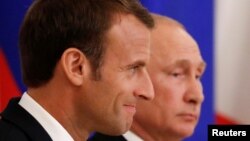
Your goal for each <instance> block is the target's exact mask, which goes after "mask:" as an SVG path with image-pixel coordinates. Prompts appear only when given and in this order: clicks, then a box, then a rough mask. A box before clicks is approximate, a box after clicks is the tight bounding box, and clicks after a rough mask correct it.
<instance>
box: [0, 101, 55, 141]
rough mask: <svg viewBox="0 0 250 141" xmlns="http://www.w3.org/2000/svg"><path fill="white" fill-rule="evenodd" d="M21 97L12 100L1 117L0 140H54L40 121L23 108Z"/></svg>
mask: <svg viewBox="0 0 250 141" xmlns="http://www.w3.org/2000/svg"><path fill="white" fill-rule="evenodd" d="M19 101H20V98H13V99H11V100H10V102H9V104H8V106H7V108H6V109H5V110H4V111H3V112H2V113H1V117H0V141H52V139H51V138H50V136H49V135H48V133H47V132H46V131H45V130H44V128H43V127H42V126H41V125H40V124H39V123H38V121H37V120H36V119H35V118H34V117H33V116H32V115H30V114H29V113H28V112H27V111H26V110H25V109H23V108H22V107H21V106H20V105H19V104H18V102H19Z"/></svg>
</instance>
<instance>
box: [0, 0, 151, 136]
mask: <svg viewBox="0 0 250 141" xmlns="http://www.w3.org/2000/svg"><path fill="white" fill-rule="evenodd" d="M153 26H154V21H153V19H152V17H151V15H150V14H149V13H148V11H147V10H146V9H145V8H143V7H142V6H141V5H140V3H139V2H138V1H137V0H35V1H34V2H33V4H32V5H31V6H30V8H29V10H28V12H27V14H26V15H25V18H24V21H23V24H22V26H21V30H20V39H19V40H20V42H19V46H20V55H21V64H22V75H23V80H24V83H25V85H26V86H27V91H26V92H24V94H23V95H22V97H21V98H18V99H13V100H11V102H10V103H9V105H8V106H7V108H6V109H5V110H4V111H3V113H2V114H1V120H0V141H10V140H22V141H28V140H34V141H38V140H43V141H48V140H53V141H73V140H74V141H84V140H87V138H88V136H89V135H90V134H91V133H92V132H94V131H98V132H102V133H105V134H109V135H120V134H123V133H125V132H126V131H127V130H128V129H129V128H130V126H131V124H132V120H133V116H134V113H135V111H136V103H137V101H140V100H142V101H144V100H151V99H152V98H153V97H154V92H153V87H152V82H151V80H150V78H149V75H148V72H147V70H146V64H147V62H148V60H149V56H150V47H149V46H150V30H151V29H152V28H153Z"/></svg>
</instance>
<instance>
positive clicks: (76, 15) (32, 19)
mask: <svg viewBox="0 0 250 141" xmlns="http://www.w3.org/2000/svg"><path fill="white" fill-rule="evenodd" d="M122 13H124V14H132V15H134V16H135V17H136V18H137V19H138V20H139V21H141V22H142V23H143V24H144V25H145V26H146V27H147V28H149V29H152V28H153V27H154V21H153V18H152V17H151V15H150V14H149V12H148V11H147V9H145V8H144V7H143V6H142V5H141V4H140V2H139V1H137V0H35V1H34V2H33V4H32V5H31V6H30V8H29V10H28V12H27V14H26V16H25V18H24V21H23V23H22V26H21V29H20V38H19V39H20V40H19V47H20V51H21V52H20V54H21V64H22V75H23V81H24V83H25V84H26V86H28V87H39V86H41V85H43V84H45V83H47V82H48V81H49V80H50V79H51V78H52V77H53V73H54V69H55V66H56V64H57V62H58V61H59V60H60V57H61V55H62V53H63V52H64V51H65V50H66V49H67V48H69V47H76V48H77V49H79V50H81V51H82V52H83V53H84V54H85V55H86V57H87V58H88V59H89V61H90V63H91V67H92V69H93V72H94V74H95V75H96V73H97V70H98V68H99V67H100V64H101V60H102V56H103V54H104V51H105V48H104V47H103V46H104V45H103V42H104V41H103V40H104V37H105V34H106V32H107V31H108V30H109V28H110V27H111V25H112V24H113V22H114V19H113V18H114V16H115V15H117V14H122ZM96 77H97V75H96Z"/></svg>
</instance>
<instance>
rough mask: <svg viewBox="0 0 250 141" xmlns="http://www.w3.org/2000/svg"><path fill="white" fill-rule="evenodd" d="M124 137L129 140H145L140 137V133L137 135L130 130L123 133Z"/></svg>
mask: <svg viewBox="0 0 250 141" xmlns="http://www.w3.org/2000/svg"><path fill="white" fill-rule="evenodd" d="M123 136H124V138H125V139H126V140H127V141H143V139H142V138H140V137H139V136H138V135H136V134H135V133H133V132H132V131H128V132H126V133H125V134H123Z"/></svg>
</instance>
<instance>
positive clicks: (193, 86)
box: [184, 79, 205, 105]
mask: <svg viewBox="0 0 250 141" xmlns="http://www.w3.org/2000/svg"><path fill="white" fill-rule="evenodd" d="M204 98H205V97H204V94H203V87H202V83H201V81H200V80H197V79H192V80H191V81H189V82H188V88H187V91H186V94H185V97H184V99H185V101H186V102H188V103H192V104H195V105H197V104H201V103H202V102H203V101H204Z"/></svg>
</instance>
